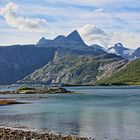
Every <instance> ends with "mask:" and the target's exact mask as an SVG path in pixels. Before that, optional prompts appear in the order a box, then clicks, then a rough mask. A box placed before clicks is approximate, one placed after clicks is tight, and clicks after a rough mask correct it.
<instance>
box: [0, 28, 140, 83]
mask: <svg viewBox="0 0 140 140" xmlns="http://www.w3.org/2000/svg"><path fill="white" fill-rule="evenodd" d="M139 57H140V48H138V49H136V50H132V49H128V48H125V47H124V46H123V45H122V43H117V44H115V45H114V46H112V47H111V48H108V49H105V48H103V47H102V46H100V45H98V44H93V45H91V46H88V45H86V44H85V43H84V41H83V39H82V38H81V36H80V35H79V33H78V32H77V31H76V30H75V31H73V32H72V33H70V34H69V35H68V36H63V35H59V36H57V37H56V38H55V39H53V40H50V39H45V38H44V37H42V38H41V39H40V40H39V41H38V42H37V44H35V45H12V46H4V47H3V46H1V47H0V73H1V75H0V84H13V83H44V84H82V85H83V84H84V85H86V84H96V83H101V84H102V83H103V82H100V81H104V82H105V83H106V79H109V78H110V77H113V76H115V75H116V74H117V73H121V71H122V70H125V69H126V68H127V66H128V65H130V61H131V63H133V62H135V60H134V59H136V58H139ZM130 66H131V65H130ZM121 74H122V73H121ZM130 76H131V75H130ZM112 79H113V78H112ZM110 83H111V81H110ZM129 83H130V82H129Z"/></svg>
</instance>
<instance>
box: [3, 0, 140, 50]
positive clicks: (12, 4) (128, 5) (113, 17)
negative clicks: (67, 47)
mask: <svg viewBox="0 0 140 140" xmlns="http://www.w3.org/2000/svg"><path fill="white" fill-rule="evenodd" d="M75 29H77V30H78V31H79V33H80V34H81V36H82V38H83V40H84V41H85V42H86V43H87V44H95V43H98V44H100V45H102V46H104V47H108V46H112V45H113V44H114V43H117V42H122V43H123V44H124V46H125V47H129V48H137V47H140V0H69V1H68V0H1V1H0V45H10V44H30V43H36V42H37V41H38V40H39V39H40V38H41V37H43V36H44V37H45V38H54V37H56V36H57V35H59V34H64V35H68V34H69V33H70V32H72V31H73V30H75Z"/></svg>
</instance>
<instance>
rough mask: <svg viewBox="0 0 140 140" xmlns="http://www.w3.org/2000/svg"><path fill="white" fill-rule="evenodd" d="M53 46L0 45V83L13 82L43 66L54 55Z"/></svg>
mask: <svg viewBox="0 0 140 140" xmlns="http://www.w3.org/2000/svg"><path fill="white" fill-rule="evenodd" d="M54 51H55V50H54V49H53V48H37V47H35V46H34V45H25V46H23V45H22V46H20V45H15V46H9V47H0V84H11V83H15V82H16V81H17V80H20V79H23V78H24V77H25V76H27V75H28V74H30V73H32V72H33V71H35V70H36V69H38V68H41V67H42V66H44V65H45V64H47V63H48V62H49V61H51V60H52V59H53V57H54Z"/></svg>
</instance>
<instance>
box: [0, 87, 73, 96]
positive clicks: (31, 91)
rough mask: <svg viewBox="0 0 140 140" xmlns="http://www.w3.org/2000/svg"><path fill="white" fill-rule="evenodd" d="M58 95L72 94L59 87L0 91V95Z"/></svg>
mask: <svg viewBox="0 0 140 140" xmlns="http://www.w3.org/2000/svg"><path fill="white" fill-rule="evenodd" d="M59 93H74V92H71V91H68V90H67V89H65V88H61V87H49V88H31V87H21V88H19V89H17V90H14V91H0V94H59Z"/></svg>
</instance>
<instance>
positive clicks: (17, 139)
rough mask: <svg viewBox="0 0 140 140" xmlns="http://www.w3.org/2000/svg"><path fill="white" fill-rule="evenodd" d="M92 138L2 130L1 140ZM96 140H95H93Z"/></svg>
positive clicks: (78, 139)
mask: <svg viewBox="0 0 140 140" xmlns="http://www.w3.org/2000/svg"><path fill="white" fill-rule="evenodd" d="M89 139H91V138H85V137H76V136H62V135H60V134H59V135H56V134H49V133H39V132H35V131H30V130H28V131H27V130H22V129H12V128H0V140H89ZM92 140H95V139H92Z"/></svg>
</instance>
